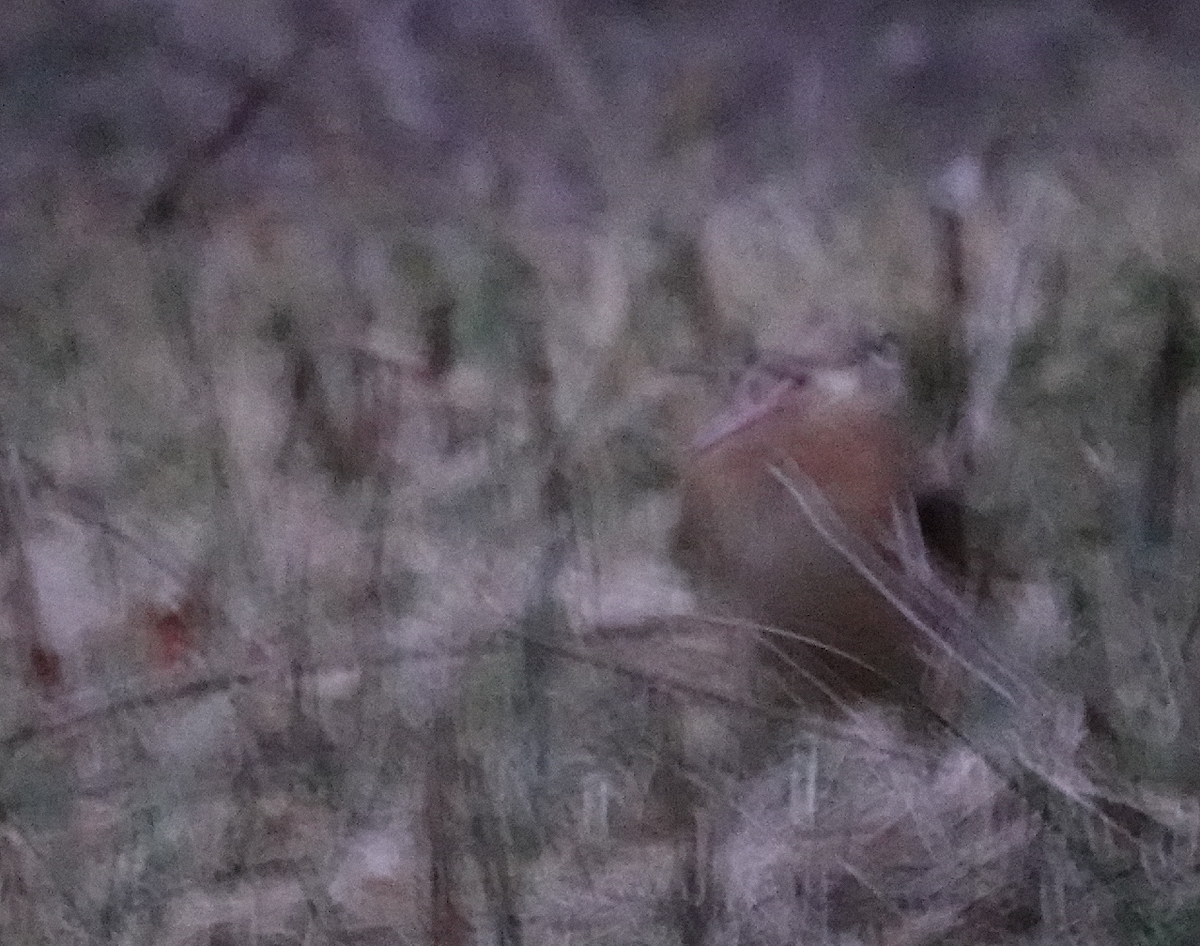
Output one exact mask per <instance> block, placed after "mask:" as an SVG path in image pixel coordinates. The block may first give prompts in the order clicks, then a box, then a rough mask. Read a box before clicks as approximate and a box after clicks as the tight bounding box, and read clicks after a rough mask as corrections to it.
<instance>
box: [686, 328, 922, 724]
mask: <svg viewBox="0 0 1200 946" xmlns="http://www.w3.org/2000/svg"><path fill="white" fill-rule="evenodd" d="M904 403H905V401H904V380H903V372H902V370H901V368H900V362H899V358H898V351H897V348H896V344H895V342H894V340H893V339H890V338H885V339H879V338H872V337H860V338H858V339H856V340H854V341H853V342H852V343H848V344H845V345H843V346H841V350H840V351H839V350H834V351H831V352H823V353H818V354H814V353H810V354H808V355H805V356H797V355H794V354H788V353H786V352H769V351H768V352H764V353H762V354H760V355H759V356H758V357H757V359H756V360H755V361H754V362H753V363H752V364H751V365H750V366H749V367H747V368H746V369H745V371H744V373H743V376H742V378H741V380H740V382H739V383H738V384H737V385H736V387H735V389H734V392H733V396H732V398H731V399H730V403H729V404H728V405H727V406H726V407H725V409H724V410H722V411H720V412H719V413H718V415H717V416H716V417H715V418H714V419H713V420H712V422H711V423H709V424H707V425H706V426H705V427H704V428H703V429H702V430H701V431H700V433H699V434H698V435H697V436H696V438H695V439H694V441H693V444H692V448H691V450H690V453H689V455H688V457H687V459H686V461H685V463H684V464H683V469H682V470H681V477H680V502H679V515H678V519H677V522H676V526H675V529H674V535H673V539H672V548H671V554H672V558H673V559H674V560H675V562H676V563H677V564H678V565H679V566H681V567H682V568H683V570H684V571H686V572H688V573H689V574H690V575H691V576H692V577H693V579H694V582H695V584H696V585H697V586H698V589H699V591H700V598H701V600H702V601H703V602H704V604H705V606H706V609H707V610H708V611H709V612H710V613H711V614H715V616H717V617H719V618H733V619H740V620H741V622H743V623H742V624H741V625H733V624H730V625H728V627H729V628H730V635H731V636H734V637H735V638H736V635H734V633H733V631H732V628H733V627H734V626H747V625H749V626H752V627H754V628H755V630H753V631H752V632H751V640H752V643H751V644H749V646H747V645H746V644H738V645H736V646H737V647H738V648H739V649H740V650H741V651H742V652H743V653H749V654H750V655H751V659H752V660H753V663H754V668H753V671H752V672H751V673H750V674H748V676H749V678H750V679H752V680H754V681H756V682H755V684H754V685H755V687H756V688H757V689H758V690H759V691H760V692H758V693H756V694H755V696H756V698H766V699H769V700H771V701H772V702H779V701H783V702H786V703H788V704H793V705H821V706H824V707H830V706H834V707H842V708H845V707H846V706H847V705H855V704H858V703H861V702H862V701H875V702H892V703H896V702H899V703H900V704H902V705H903V704H904V703H905V702H906V701H919V700H920V699H921V698H922V694H923V693H928V692H931V688H930V682H929V676H930V655H929V653H928V646H927V642H926V640H925V639H924V638H923V636H922V634H921V633H920V632H919V631H918V630H917V629H916V628H915V627H914V626H913V623H912V622H911V621H910V620H909V617H908V616H906V615H905V614H903V613H902V612H901V609H899V608H897V606H896V604H895V603H894V600H893V599H891V598H889V596H888V595H886V594H884V593H882V592H881V591H880V590H879V588H878V587H877V585H876V584H874V583H873V582H872V581H870V580H869V578H868V577H867V576H866V575H864V573H863V569H862V567H861V563H860V564H857V565H856V563H854V562H853V561H852V560H851V557H850V556H848V555H847V554H846V553H845V552H844V551H843V550H841V549H839V548H838V547H837V543H836V542H835V541H831V537H830V536H829V535H827V534H824V533H823V531H822V529H821V528H820V527H819V526H818V524H817V523H816V522H815V521H814V519H813V517H812V514H811V512H810V511H806V509H805V508H804V505H803V503H802V502H801V501H799V499H798V498H797V495H796V494H795V492H793V489H794V488H795V487H790V486H789V483H788V482H787V480H788V478H789V471H790V475H791V476H794V477H796V478H797V479H801V480H803V481H804V482H805V483H806V484H807V485H808V486H809V487H810V488H812V489H814V490H815V491H816V492H817V493H818V494H819V495H820V497H821V499H822V500H823V503H824V506H825V507H826V508H828V509H830V510H831V511H832V513H833V514H834V515H835V517H836V519H837V521H838V522H839V526H838V528H839V529H841V530H844V531H845V532H846V533H847V534H848V535H850V536H852V537H853V539H854V541H856V542H859V543H866V547H868V548H870V549H871V550H872V552H873V553H877V554H879V555H881V556H883V557H884V558H886V559H887V560H888V561H889V562H892V563H894V564H896V566H897V567H898V568H902V567H903V563H901V562H900V561H899V553H898V552H897V551H896V541H895V539H896V535H897V522H898V512H899V511H902V510H904V509H915V508H917V506H916V505H914V503H913V498H912V496H913V488H914V485H915V482H916V477H917V471H918V468H919V462H918V450H917V447H916V446H915V438H914V435H913V433H912V432H911V429H910V426H909V424H908V423H907V421H906V417H905V410H904ZM937 508H938V509H939V511H941V505H940V504H939V505H938V507H937ZM938 518H939V521H944V520H945V516H944V515H942V516H939V517H938ZM736 639H738V640H741V641H745V640H746V638H736ZM939 685H940V682H939Z"/></svg>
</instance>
